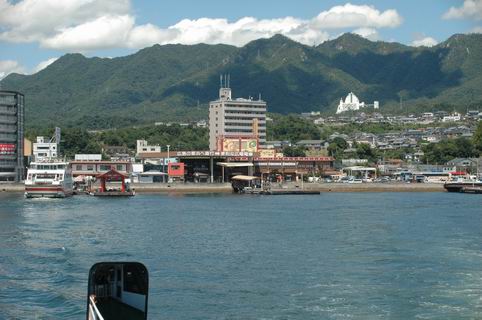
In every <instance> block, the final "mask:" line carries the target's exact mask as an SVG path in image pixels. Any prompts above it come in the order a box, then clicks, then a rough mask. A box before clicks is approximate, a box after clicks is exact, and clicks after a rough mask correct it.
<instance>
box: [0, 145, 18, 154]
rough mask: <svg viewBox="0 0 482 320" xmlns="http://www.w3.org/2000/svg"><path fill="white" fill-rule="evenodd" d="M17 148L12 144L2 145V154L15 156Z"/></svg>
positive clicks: (0, 151)
mask: <svg viewBox="0 0 482 320" xmlns="http://www.w3.org/2000/svg"><path fill="white" fill-rule="evenodd" d="M15 150H16V146H15V144H12V143H1V144H0V154H15Z"/></svg>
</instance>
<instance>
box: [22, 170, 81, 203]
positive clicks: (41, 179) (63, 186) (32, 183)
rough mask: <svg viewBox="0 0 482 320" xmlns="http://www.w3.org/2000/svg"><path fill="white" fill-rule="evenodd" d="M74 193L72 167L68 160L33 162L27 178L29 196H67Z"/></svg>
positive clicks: (26, 186)
mask: <svg viewBox="0 0 482 320" xmlns="http://www.w3.org/2000/svg"><path fill="white" fill-rule="evenodd" d="M72 194H73V179H72V169H71V167H70V165H69V163H67V162H61V161H46V162H32V163H31V164H30V168H29V169H28V172H27V179H25V197H27V198H65V197H69V196H71V195H72Z"/></svg>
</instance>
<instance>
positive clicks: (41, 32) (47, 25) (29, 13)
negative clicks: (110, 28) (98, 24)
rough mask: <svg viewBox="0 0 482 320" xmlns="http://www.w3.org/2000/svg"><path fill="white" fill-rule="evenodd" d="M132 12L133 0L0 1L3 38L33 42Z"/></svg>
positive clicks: (0, 25) (0, 36)
mask: <svg viewBox="0 0 482 320" xmlns="http://www.w3.org/2000/svg"><path fill="white" fill-rule="evenodd" d="M129 12H130V1H129V0H22V1H17V2H14V3H11V2H9V1H7V0H0V30H1V29H2V28H1V27H3V29H6V30H7V31H4V32H3V33H0V40H8V41H12V42H33V41H39V40H42V39H45V38H46V37H49V36H52V35H55V34H57V33H58V32H59V31H60V30H62V29H65V28H70V27H73V26H77V25H79V24H83V23H85V22H88V21H91V20H95V19H97V18H99V17H102V16H104V15H106V14H108V15H109V14H110V15H123V14H127V13H129Z"/></svg>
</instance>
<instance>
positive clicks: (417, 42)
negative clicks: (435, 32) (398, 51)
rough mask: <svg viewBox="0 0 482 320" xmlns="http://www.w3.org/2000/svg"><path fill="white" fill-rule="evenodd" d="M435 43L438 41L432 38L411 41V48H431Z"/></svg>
mask: <svg viewBox="0 0 482 320" xmlns="http://www.w3.org/2000/svg"><path fill="white" fill-rule="evenodd" d="M437 43H438V41H437V40H435V39H434V38H432V37H424V38H421V39H417V40H414V41H412V46H414V47H421V46H424V47H433V46H435V45H437Z"/></svg>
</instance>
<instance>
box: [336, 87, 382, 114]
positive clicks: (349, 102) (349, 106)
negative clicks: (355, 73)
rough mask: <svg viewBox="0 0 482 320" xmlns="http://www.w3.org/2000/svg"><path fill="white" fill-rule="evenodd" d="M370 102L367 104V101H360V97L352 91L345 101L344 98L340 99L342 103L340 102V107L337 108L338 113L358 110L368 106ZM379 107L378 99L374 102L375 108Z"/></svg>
mask: <svg viewBox="0 0 482 320" xmlns="http://www.w3.org/2000/svg"><path fill="white" fill-rule="evenodd" d="M368 106H369V105H368V104H365V102H360V100H359V99H358V97H357V96H356V95H355V94H354V93H353V92H350V93H349V94H348V95H347V96H346V98H345V101H343V99H340V103H339V104H338V108H337V109H336V113H337V114H338V113H342V112H345V111H356V110H360V109H362V108H365V107H368ZM378 108H379V103H378V101H374V102H373V109H378Z"/></svg>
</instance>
